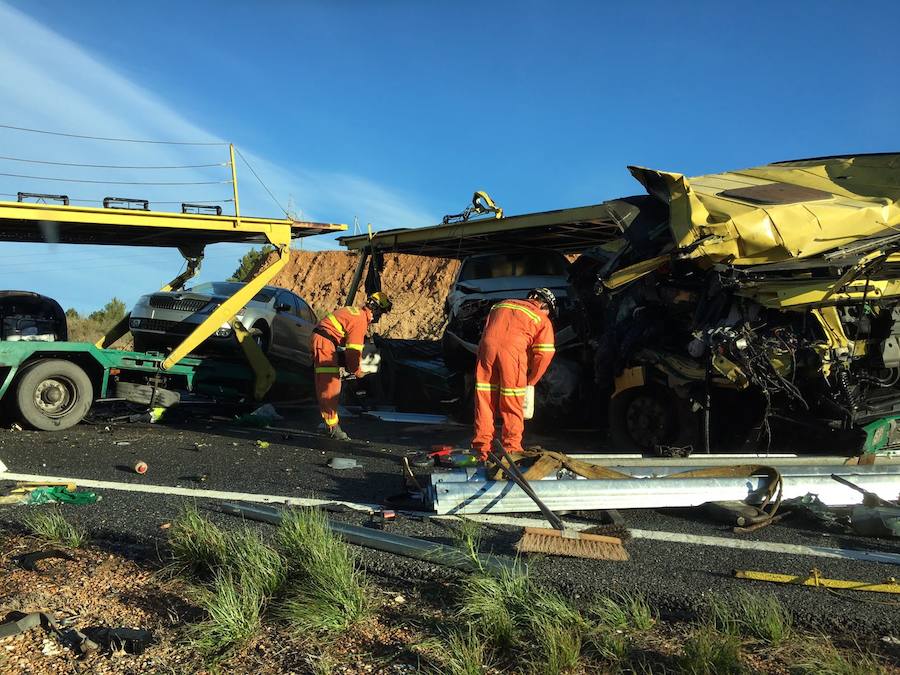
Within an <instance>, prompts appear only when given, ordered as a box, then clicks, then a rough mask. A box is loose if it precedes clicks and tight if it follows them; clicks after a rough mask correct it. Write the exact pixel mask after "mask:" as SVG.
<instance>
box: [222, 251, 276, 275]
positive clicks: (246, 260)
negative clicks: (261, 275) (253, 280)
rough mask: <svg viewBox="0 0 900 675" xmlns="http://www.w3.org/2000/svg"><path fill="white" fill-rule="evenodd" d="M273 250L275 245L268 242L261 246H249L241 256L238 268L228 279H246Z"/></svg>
mask: <svg viewBox="0 0 900 675" xmlns="http://www.w3.org/2000/svg"><path fill="white" fill-rule="evenodd" d="M274 252H275V247H274V246H271V245H270V244H265V245H264V246H263V247H262V248H251V249H250V250H249V251H247V252H246V253H245V254H244V257H243V258H241V261H240V263H239V264H238V268H237V269H236V270H235V271H234V274H232V275H231V278H230V279H228V281H247V279H249V278H250V277H251V276H252V274H253V273H254V272H256V270H258V269H259V266H260V265H262V264H263V263H264V262H265V261H266V260H267V259H268V257H269V255H271V254H272V253H274Z"/></svg>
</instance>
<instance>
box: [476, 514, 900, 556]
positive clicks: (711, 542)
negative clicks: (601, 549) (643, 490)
mask: <svg viewBox="0 0 900 675" xmlns="http://www.w3.org/2000/svg"><path fill="white" fill-rule="evenodd" d="M466 518H469V519H471V520H476V521H478V522H481V523H487V524H494V525H513V526H516V527H547V522H546V521H544V520H540V519H537V518H510V517H505V516H491V515H471V516H466ZM566 527H571V528H572V529H574V530H586V529H588V528H590V527H593V525H591V524H586V523H566ZM629 532H631V536H632V537H633V538H635V539H652V540H655V541H668V542H674V543H678V544H696V545H699V546H719V547H721V548H737V549H744V550H749V551H764V552H767V553H784V554H787V555H809V556H816V557H819V558H842V559H845V560H859V561H862V562H876V563H887V564H889V565H900V553H888V552H882V551H865V550H860V549H852V548H830V547H827V546H806V545H803V544H782V543H779V542H774V541H747V540H745V539H728V538H726V537H713V536H708V535H704V534H683V533H681V532H663V531H658V530H632V529H631V528H629Z"/></svg>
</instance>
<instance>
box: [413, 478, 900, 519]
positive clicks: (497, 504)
mask: <svg viewBox="0 0 900 675" xmlns="http://www.w3.org/2000/svg"><path fill="white" fill-rule="evenodd" d="M782 479H783V489H784V492H783V498H784V499H790V498H792V497H802V496H803V495H805V494H807V493H810V492H812V493H814V494H817V495H819V498H820V499H821V500H822V501H823V502H824V503H825V504H828V505H830V506H839V505H851V504H859V503H861V502H862V495H861V494H860V493H859V492H856V491H855V490H853V489H851V488H848V487H846V486H844V485H841V484H840V483H838V482H836V481H834V480H832V478H831V476H830V475H827V476H824V475H820V476H782ZM853 482H854V483H856V484H857V485H858V486H859V487H862V488H864V489H866V490H868V491H870V492H874V493H876V494H878V495H881V496H883V497H886V498H888V499H894V498H896V496H897V494H898V493H900V474H897V473H889V474H865V475H856V476H854V477H853ZM531 486H532V488H533V489H534V491H535V493H536V494H537V495H538V497H540V499H541V500H542V501H543V502H544V503H545V504H546V505H547V506H548V507H549V508H550V509H552V510H559V511H569V510H582V511H590V510H596V509H657V508H672V507H689V506H699V505H701V504H705V503H706V502H712V501H746V502H747V503H751V504H752V503H759V502H760V501H761V499H762V498H763V496H764V495H765V493H766V488H767V487H768V479H767V478H765V477H758V476H752V477H750V478H679V479H668V478H633V479H620V480H546V481H545V480H540V481H533V482H532V483H531ZM427 493H428V499H429V501H430V502H431V505H432V508H433V510H434V511H435V512H437V513H438V514H441V515H443V514H472V513H528V512H534V511H537V510H538V509H537V506H535V504H534V502H533V501H532V500H531V498H529V497H528V495H526V494H525V493H524V492H523V491H522V490H521V489H520V488H518V487H517V486H516V485H515V484H514V483H511V482H508V481H477V480H476V481H467V482H457V483H453V482H443V483H435V484H432V485H430V486H429V487H428V488H427Z"/></svg>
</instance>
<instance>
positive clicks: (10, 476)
mask: <svg viewBox="0 0 900 675" xmlns="http://www.w3.org/2000/svg"><path fill="white" fill-rule="evenodd" d="M4 469H5V467H4ZM0 480H22V481H32V482H38V481H49V482H66V483H75V484H76V485H78V486H80V487H86V488H97V489H100V490H122V491H124V492H148V493H151V494H163V495H178V496H181V497H200V498H203V499H227V500H234V501H239V502H258V503H262V504H286V505H289V506H324V505H326V504H340V505H342V506H347V507H349V508H351V509H353V510H355V511H363V512H365V513H371V512H372V511H374V510H376V509H380V508H381V507H380V506H378V505H377V504H358V503H356V502H344V501H339V500H336V499H312V498H307V497H287V496H284V495H262V494H256V493H255V492H226V491H222V490H198V489H196V488H183V487H170V486H168V485H154V484H152V483H119V482H115V481H106V480H89V479H84V478H71V477H61V476H42V475H39V474H30V473H10V472H7V471H5V470H4V471H0Z"/></svg>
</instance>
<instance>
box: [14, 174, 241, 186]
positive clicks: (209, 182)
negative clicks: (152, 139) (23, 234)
mask: <svg viewBox="0 0 900 675" xmlns="http://www.w3.org/2000/svg"><path fill="white" fill-rule="evenodd" d="M0 176H11V177H12V178H27V179H30V180H52V181H56V182H57V183H98V184H100V185H223V184H226V183H227V184H230V183H231V181H230V180H201V181H175V182H157V181H121V180H88V179H86V178H51V177H49V176H25V175H22V174H20V173H0Z"/></svg>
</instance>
